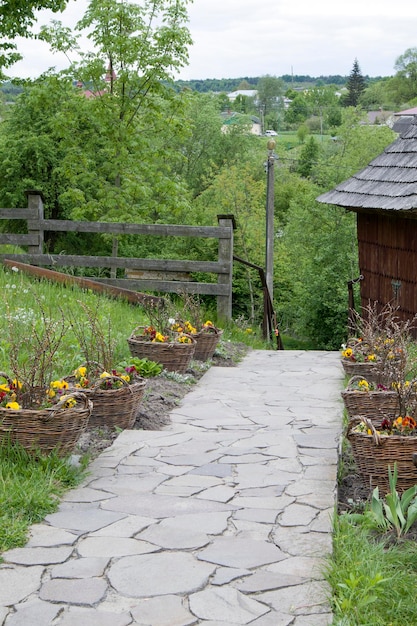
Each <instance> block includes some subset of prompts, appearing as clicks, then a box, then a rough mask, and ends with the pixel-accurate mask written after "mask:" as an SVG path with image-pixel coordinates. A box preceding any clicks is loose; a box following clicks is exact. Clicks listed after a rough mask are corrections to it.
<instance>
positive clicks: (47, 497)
mask: <svg viewBox="0 0 417 626" xmlns="http://www.w3.org/2000/svg"><path fill="white" fill-rule="evenodd" d="M83 475H84V468H83V466H82V465H81V466H79V467H75V466H72V465H70V464H69V462H68V460H67V459H63V458H60V457H58V456H57V455H56V454H50V455H48V456H36V455H30V454H29V453H27V452H26V451H25V450H24V449H23V448H22V447H21V446H19V445H17V444H13V445H12V444H11V443H10V442H9V441H7V439H6V440H3V441H2V442H1V443H0V552H4V551H5V550H8V549H10V548H14V547H18V546H23V545H24V544H25V543H26V539H27V531H28V528H29V526H30V524H33V523H35V522H40V521H41V520H42V519H43V518H44V517H45V515H48V514H49V513H52V512H54V511H55V510H56V509H57V506H58V503H59V497H60V496H61V495H62V494H63V493H64V491H65V490H66V489H68V488H70V487H74V486H75V485H77V484H78V483H79V481H80V480H81V478H82V477H83Z"/></svg>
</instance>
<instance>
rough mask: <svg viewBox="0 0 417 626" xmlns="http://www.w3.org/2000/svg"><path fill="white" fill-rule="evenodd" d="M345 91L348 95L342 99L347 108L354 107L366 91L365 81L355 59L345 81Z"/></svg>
mask: <svg viewBox="0 0 417 626" xmlns="http://www.w3.org/2000/svg"><path fill="white" fill-rule="evenodd" d="M347 89H348V93H347V95H346V98H345V99H344V104H345V106H348V107H356V106H357V105H358V103H359V98H360V96H361V94H362V92H363V91H365V89H366V83H365V79H364V77H363V76H362V74H361V70H360V67H359V63H358V59H355V61H354V63H353V68H352V71H351V73H350V75H349V78H348V81H347Z"/></svg>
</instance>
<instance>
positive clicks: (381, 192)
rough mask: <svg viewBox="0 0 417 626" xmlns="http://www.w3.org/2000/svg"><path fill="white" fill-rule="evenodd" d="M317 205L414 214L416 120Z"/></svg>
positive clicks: (416, 206) (416, 209)
mask: <svg viewBox="0 0 417 626" xmlns="http://www.w3.org/2000/svg"><path fill="white" fill-rule="evenodd" d="M317 201H318V202H325V203H326V204H335V205H337V206H341V207H345V208H347V209H351V210H352V211H360V210H362V209H363V210H372V209H373V210H375V211H408V212H410V213H412V212H416V213H417V117H414V119H413V122H412V123H411V124H410V125H409V126H408V128H407V130H406V131H405V132H404V133H403V134H402V135H401V136H400V137H398V139H396V140H395V141H393V143H391V144H390V145H389V146H388V147H387V148H385V150H384V152H383V153H382V154H380V155H379V156H377V157H376V158H375V159H374V160H373V161H371V163H370V164H369V165H367V166H366V167H365V168H364V169H363V170H361V171H360V172H358V173H357V174H354V175H353V176H352V177H351V178H348V180H346V181H344V182H343V183H340V184H339V185H337V187H335V188H334V189H333V190H331V191H328V192H326V193H324V194H322V195H321V196H319V197H318V198H317Z"/></svg>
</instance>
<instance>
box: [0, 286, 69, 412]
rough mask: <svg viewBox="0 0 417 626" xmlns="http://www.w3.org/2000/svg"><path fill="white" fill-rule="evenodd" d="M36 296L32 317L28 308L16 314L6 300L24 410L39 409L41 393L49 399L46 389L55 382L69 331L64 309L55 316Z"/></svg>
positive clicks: (18, 391) (18, 397) (13, 360)
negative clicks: (65, 335) (26, 312)
mask: <svg viewBox="0 0 417 626" xmlns="http://www.w3.org/2000/svg"><path fill="white" fill-rule="evenodd" d="M32 297H33V300H34V308H33V309H31V310H30V311H28V315H26V314H25V311H24V309H20V311H19V314H18V315H16V312H15V311H13V310H12V308H11V306H10V303H9V302H8V301H7V300H6V319H7V324H8V333H7V344H8V351H9V359H10V371H11V372H12V373H13V376H14V380H15V381H16V382H15V393H16V400H17V402H18V403H19V404H20V405H22V406H24V408H31V407H32V406H37V404H38V403H39V394H38V390H41V391H42V394H43V395H42V398H43V399H44V398H45V395H44V394H45V390H46V389H47V388H48V387H49V385H50V383H51V381H53V379H54V371H56V367H57V359H58V358H59V357H58V355H59V348H60V347H61V345H62V343H63V338H64V334H65V331H66V323H65V317H64V314H63V311H62V309H60V308H58V310H56V309H55V315H54V314H53V313H52V311H51V306H50V305H49V303H48V304H46V303H45V302H44V301H42V299H41V298H39V297H38V296H37V294H36V293H35V291H32ZM6 371H8V370H6Z"/></svg>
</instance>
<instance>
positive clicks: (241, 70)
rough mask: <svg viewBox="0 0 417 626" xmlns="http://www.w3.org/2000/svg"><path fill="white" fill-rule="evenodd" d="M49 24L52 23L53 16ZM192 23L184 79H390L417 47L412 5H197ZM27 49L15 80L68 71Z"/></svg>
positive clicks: (381, 1)
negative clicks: (354, 74)
mask: <svg viewBox="0 0 417 626" xmlns="http://www.w3.org/2000/svg"><path fill="white" fill-rule="evenodd" d="M86 6H87V0H70V3H69V6H68V9H67V11H66V12H65V14H63V15H62V16H60V15H55V16H53V17H54V18H56V19H61V20H62V21H63V22H64V23H65V24H66V25H68V26H73V25H74V24H75V23H76V21H77V20H78V19H79V18H80V17H81V16H82V15H83V13H84V11H85V8H86ZM42 16H43V17H42V19H41V20H40V21H39V23H46V22H47V21H48V19H49V17H50V16H52V14H51V13H50V12H42ZM46 16H48V17H46ZM189 16H190V22H189V27H190V31H191V35H192V38H193V41H194V44H193V46H191V48H190V54H189V65H188V66H187V67H185V68H184V69H183V70H182V71H181V72H180V74H179V77H181V78H184V79H191V78H197V79H198V78H200V79H204V78H237V77H240V76H263V75H265V74H271V75H275V76H280V75H282V74H290V73H291V72H292V71H293V73H294V74H309V75H311V76H320V75H331V74H341V75H347V74H349V73H350V71H351V69H352V65H353V61H354V60H355V58H357V59H358V61H359V65H360V68H361V71H362V73H363V74H368V75H370V76H378V75H381V76H389V75H392V74H394V64H395V60H396V58H397V57H398V56H399V55H400V54H402V53H403V52H405V50H406V49H407V48H411V47H416V46H417V37H416V34H415V23H416V22H415V20H416V18H417V2H410V0H397V2H396V3H392V2H391V1H389V2H388V0H350V1H349V2H332V3H330V2H328V0H316V1H315V2H311V0H297V1H295V0H194V2H193V3H192V4H190V5H189ZM20 49H21V51H22V52H23V53H24V55H25V59H24V60H23V61H22V62H20V63H18V64H16V65H15V66H14V67H13V74H14V75H18V76H32V77H34V76H37V75H39V74H40V73H41V72H42V71H45V70H46V69H48V68H49V67H50V66H55V67H56V68H57V69H62V68H63V67H66V66H67V61H66V59H65V57H63V55H62V56H61V55H51V54H50V53H49V50H48V48H47V46H45V45H44V44H42V43H41V42H33V41H22V42H21V43H20Z"/></svg>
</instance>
